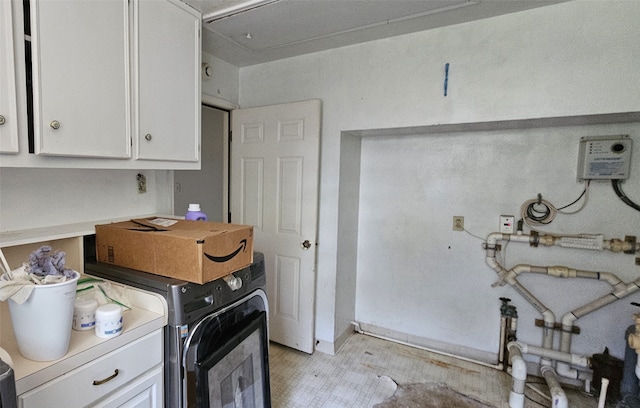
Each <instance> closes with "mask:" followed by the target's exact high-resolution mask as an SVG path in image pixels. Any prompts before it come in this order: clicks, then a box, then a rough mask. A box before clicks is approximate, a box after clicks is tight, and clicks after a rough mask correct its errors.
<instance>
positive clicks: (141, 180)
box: [136, 173, 147, 194]
mask: <svg viewBox="0 0 640 408" xmlns="http://www.w3.org/2000/svg"><path fill="white" fill-rule="evenodd" d="M136 181H137V182H138V194H142V193H146V192H147V178H146V177H145V176H144V174H140V173H138V175H137V176H136Z"/></svg>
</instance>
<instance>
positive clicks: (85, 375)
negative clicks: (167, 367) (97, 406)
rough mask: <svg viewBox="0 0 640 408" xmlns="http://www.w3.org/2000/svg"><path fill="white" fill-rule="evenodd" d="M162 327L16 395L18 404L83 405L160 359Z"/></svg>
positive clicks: (37, 407)
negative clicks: (53, 402) (53, 403)
mask: <svg viewBox="0 0 640 408" xmlns="http://www.w3.org/2000/svg"><path fill="white" fill-rule="evenodd" d="M162 361H163V352H162V331H161V330H157V331H155V332H153V333H151V334H148V335H147V336H145V337H142V338H140V339H138V340H136V341H134V342H132V343H130V344H128V345H126V346H124V347H122V348H120V349H118V350H115V351H113V352H111V353H109V354H106V355H104V356H102V357H100V358H98V359H96V360H95V361H92V362H91V363H88V364H85V365H83V366H82V367H79V368H77V369H75V370H73V371H70V372H69V373H67V374H65V375H63V376H61V377H59V378H57V379H55V380H53V381H49V382H48V383H46V384H43V385H41V386H40V387H38V388H35V389H33V390H31V391H29V392H26V393H24V394H22V395H20V396H18V400H19V406H20V407H21V408H41V407H47V406H51V405H50V404H51V403H52V401H56V403H58V404H62V405H60V406H67V407H84V406H87V405H89V404H91V403H93V402H94V401H97V400H99V399H101V398H103V397H104V396H106V395H107V394H109V393H111V392H113V391H114V390H116V389H118V388H119V387H121V386H123V385H124V384H127V383H129V382H131V381H132V380H134V379H136V377H138V376H140V375H141V374H143V373H144V372H146V371H148V370H150V369H151V368H153V367H154V366H156V365H158V364H160V363H162Z"/></svg>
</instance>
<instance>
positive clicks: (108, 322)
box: [96, 303, 122, 339]
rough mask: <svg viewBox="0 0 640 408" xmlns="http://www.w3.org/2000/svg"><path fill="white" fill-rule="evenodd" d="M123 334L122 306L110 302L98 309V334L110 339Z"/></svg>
mask: <svg viewBox="0 0 640 408" xmlns="http://www.w3.org/2000/svg"><path fill="white" fill-rule="evenodd" d="M120 334H122V308H121V307H120V306H118V305H116V304H113V303H108V304H106V305H102V306H100V307H98V308H97V309H96V336H98V337H102V338H103V339H108V338H111V337H116V336H119V335H120Z"/></svg>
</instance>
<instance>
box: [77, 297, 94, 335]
mask: <svg viewBox="0 0 640 408" xmlns="http://www.w3.org/2000/svg"><path fill="white" fill-rule="evenodd" d="M97 308H98V301H97V300H95V299H76V303H75V305H74V308H73V326H72V328H73V330H78V331H82V330H92V329H94V328H95V326H96V309H97Z"/></svg>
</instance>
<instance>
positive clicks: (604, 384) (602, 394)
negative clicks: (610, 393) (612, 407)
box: [598, 378, 609, 408]
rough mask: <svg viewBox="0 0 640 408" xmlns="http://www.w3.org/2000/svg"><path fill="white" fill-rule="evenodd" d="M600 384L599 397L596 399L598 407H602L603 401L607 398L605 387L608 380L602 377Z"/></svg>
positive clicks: (607, 384)
mask: <svg viewBox="0 0 640 408" xmlns="http://www.w3.org/2000/svg"><path fill="white" fill-rule="evenodd" d="M601 381H602V383H601V384H602V386H601V387H600V399H599V400H598V408H604V403H605V401H606V400H607V387H608V386H609V380H608V379H607V378H603V379H602V380H601Z"/></svg>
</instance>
